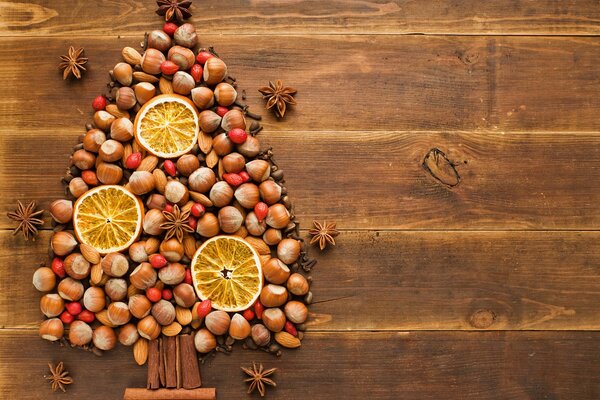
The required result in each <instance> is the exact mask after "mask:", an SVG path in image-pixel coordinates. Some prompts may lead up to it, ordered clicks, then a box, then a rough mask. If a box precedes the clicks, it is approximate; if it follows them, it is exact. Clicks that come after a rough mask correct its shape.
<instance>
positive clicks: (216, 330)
mask: <svg viewBox="0 0 600 400" xmlns="http://www.w3.org/2000/svg"><path fill="white" fill-rule="evenodd" d="M230 323H231V318H230V317H229V314H227V313H226V312H225V311H221V310H217V311H212V312H210V313H209V314H208V315H207V316H206V317H205V318H204V324H205V325H206V328H207V329H208V330H209V331H210V332H211V333H213V334H215V335H217V336H218V335H224V334H226V333H227V331H228V330H229V324H230Z"/></svg>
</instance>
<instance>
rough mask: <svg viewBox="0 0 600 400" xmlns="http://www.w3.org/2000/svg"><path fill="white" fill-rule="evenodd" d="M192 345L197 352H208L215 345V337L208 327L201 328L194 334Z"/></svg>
mask: <svg viewBox="0 0 600 400" xmlns="http://www.w3.org/2000/svg"><path fill="white" fill-rule="evenodd" d="M194 345H195V346H196V350H197V351H198V353H209V352H211V351H212V350H213V349H214V348H215V347H217V339H216V338H215V336H214V335H213V334H212V333H211V332H210V331H209V330H208V329H206V328H202V329H200V330H198V332H196V335H195V336H194Z"/></svg>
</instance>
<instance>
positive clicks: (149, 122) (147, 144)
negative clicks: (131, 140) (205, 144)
mask: <svg viewBox="0 0 600 400" xmlns="http://www.w3.org/2000/svg"><path fill="white" fill-rule="evenodd" d="M133 129H134V134H135V139H136V140H137V142H138V143H139V144H140V145H141V146H142V147H143V148H144V149H146V150H147V151H149V152H150V153H152V154H154V155H155V156H158V157H161V158H175V157H179V156H181V155H183V154H186V153H189V152H190V151H191V150H192V147H194V145H195V144H196V142H197V141H198V132H199V130H200V124H199V122H198V111H197V110H196V106H194V103H192V101H191V100H190V99H188V98H187V97H183V96H179V95H176V94H162V95H159V96H156V97H154V98H152V99H151V100H150V101H148V102H147V103H145V104H144V105H143V106H142V108H141V109H140V111H138V113H137V115H136V117H135V121H134V123H133Z"/></svg>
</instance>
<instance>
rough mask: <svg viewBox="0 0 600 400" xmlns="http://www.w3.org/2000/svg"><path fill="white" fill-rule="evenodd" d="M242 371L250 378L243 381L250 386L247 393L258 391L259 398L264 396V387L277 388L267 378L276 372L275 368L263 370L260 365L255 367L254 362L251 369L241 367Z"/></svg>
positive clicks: (271, 380) (273, 382)
mask: <svg viewBox="0 0 600 400" xmlns="http://www.w3.org/2000/svg"><path fill="white" fill-rule="evenodd" d="M241 368H242V371H244V372H245V373H246V375H248V376H250V378H247V379H244V382H249V383H250V386H248V393H252V392H254V390H258V393H260V397H264V396H265V392H266V388H267V387H266V386H265V385H270V386H273V387H275V386H277V384H276V383H275V381H274V380H273V379H270V378H267V376H270V375H272V374H273V373H275V371H277V368H270V369H264V367H263V365H262V364H258V365H256V363H255V362H253V363H252V368H245V367H241Z"/></svg>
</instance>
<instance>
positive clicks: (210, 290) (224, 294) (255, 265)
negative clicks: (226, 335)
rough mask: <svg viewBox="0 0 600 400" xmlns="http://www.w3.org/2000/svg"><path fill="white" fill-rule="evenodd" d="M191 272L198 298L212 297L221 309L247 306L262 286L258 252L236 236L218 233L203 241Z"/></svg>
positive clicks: (257, 294) (215, 305) (253, 300)
mask: <svg viewBox="0 0 600 400" xmlns="http://www.w3.org/2000/svg"><path fill="white" fill-rule="evenodd" d="M191 271H192V280H193V283H194V288H195V289H196V293H197V294H198V297H199V298H200V299H202V300H206V299H210V300H211V302H212V306H213V307H214V308H216V309H218V310H223V311H242V310H245V309H247V308H248V307H250V306H251V305H252V304H254V302H255V301H256V299H257V298H258V296H259V295H260V291H261V289H262V286H263V274H262V268H261V264H260V258H259V257H258V253H257V252H256V250H254V248H252V246H250V244H249V243H248V242H246V241H245V240H244V239H242V238H240V237H237V236H216V237H213V238H211V239H209V240H207V241H206V242H204V243H203V244H202V246H200V248H199V249H198V250H197V251H196V254H194V258H193V259H192V264H191Z"/></svg>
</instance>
